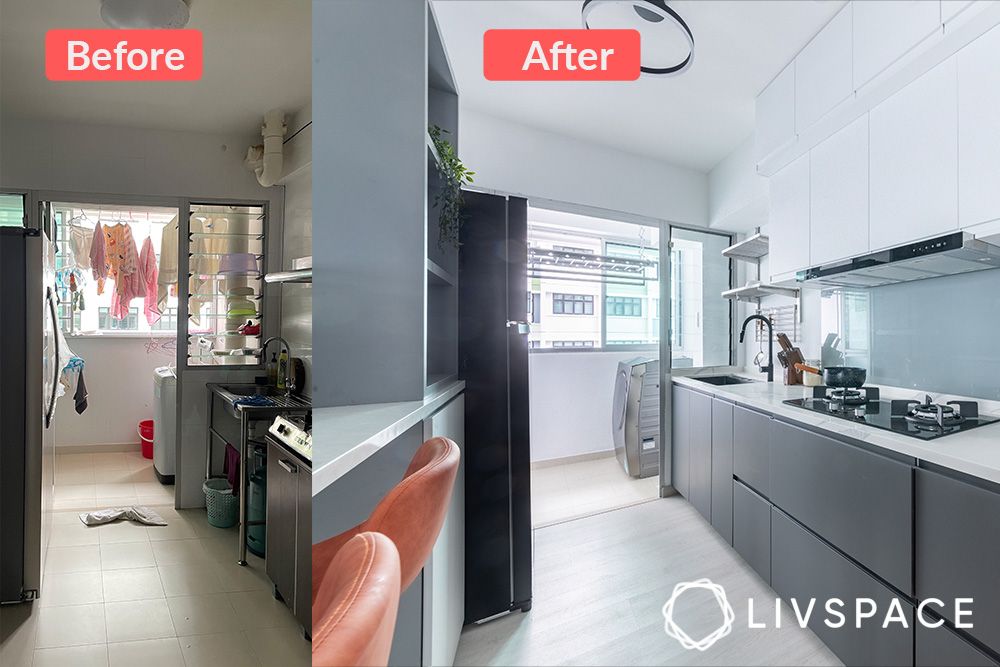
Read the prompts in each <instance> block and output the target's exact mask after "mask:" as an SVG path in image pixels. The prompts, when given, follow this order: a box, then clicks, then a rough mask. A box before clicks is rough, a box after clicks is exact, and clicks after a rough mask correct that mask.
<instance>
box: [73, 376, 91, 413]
mask: <svg viewBox="0 0 1000 667" xmlns="http://www.w3.org/2000/svg"><path fill="white" fill-rule="evenodd" d="M87 396H88V394H87V383H86V382H84V381H83V368H80V372H79V374H78V375H77V378H76V393H74V394H73V404H74V409H75V410H76V414H78V415H82V414H83V413H84V412H85V411H86V410H87Z"/></svg>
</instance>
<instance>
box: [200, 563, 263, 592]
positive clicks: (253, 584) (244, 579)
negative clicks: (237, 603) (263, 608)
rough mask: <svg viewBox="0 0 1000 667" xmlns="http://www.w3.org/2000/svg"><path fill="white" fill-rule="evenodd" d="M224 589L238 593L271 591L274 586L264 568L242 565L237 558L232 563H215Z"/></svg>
mask: <svg viewBox="0 0 1000 667" xmlns="http://www.w3.org/2000/svg"><path fill="white" fill-rule="evenodd" d="M212 567H213V568H214V569H215V574H216V576H218V577H219V583H220V585H221V586H222V590H224V591H227V592H230V593H236V592H240V591H261V590H263V591H270V590H271V589H272V588H273V586H274V585H273V584H272V583H271V580H270V579H268V578H267V575H266V574H265V572H264V568H263V567H260V566H249V565H247V566H240V565H237V564H236V560H235V558H234V559H233V562H231V563H213V564H212Z"/></svg>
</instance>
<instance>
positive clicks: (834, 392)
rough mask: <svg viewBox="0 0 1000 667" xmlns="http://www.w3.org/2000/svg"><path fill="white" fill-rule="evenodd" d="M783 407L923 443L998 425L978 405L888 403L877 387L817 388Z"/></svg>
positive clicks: (926, 402) (925, 402)
mask: <svg viewBox="0 0 1000 667" xmlns="http://www.w3.org/2000/svg"><path fill="white" fill-rule="evenodd" d="M784 403H786V404H787V405H794V406H795V407H798V408H802V409H804V410H810V411H812V412H819V413H822V414H825V415H829V416H831V417H838V418H840V419H845V420H847V421H852V422H855V423H859V424H867V425H868V426H874V427H875V428H881V429H885V430H887V431H893V432H895V433H902V434H904V435H908V436H911V437H913V438H920V439H921V440H934V439H935V438H940V437H943V436H946V435H951V434H953V433H959V432H962V431H968V430H969V429H973V428H977V427H979V426H985V425H987V424H992V423H993V422H996V421H998V419H997V418H996V417H983V416H980V415H979V404H978V403H976V402H975V401H949V402H948V403H946V404H937V403H933V402H932V401H931V399H930V396H928V397H926V399H925V400H924V401H923V402H921V401H916V400H905V401H904V400H892V401H885V400H881V399H880V397H879V390H878V388H877V387H861V388H859V389H850V390H847V391H846V392H845V391H844V390H842V389H832V388H830V387H814V388H813V397H812V398H796V399H792V400H787V401H784Z"/></svg>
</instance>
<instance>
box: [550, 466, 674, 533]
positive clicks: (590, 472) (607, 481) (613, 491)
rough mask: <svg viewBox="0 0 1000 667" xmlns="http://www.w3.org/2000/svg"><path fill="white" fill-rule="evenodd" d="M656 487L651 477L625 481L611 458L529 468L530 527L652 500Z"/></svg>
mask: <svg viewBox="0 0 1000 667" xmlns="http://www.w3.org/2000/svg"><path fill="white" fill-rule="evenodd" d="M659 484H660V482H659V477H657V476H655V475H654V476H653V477H646V478H644V479H633V478H631V477H629V476H628V475H626V474H625V471H624V470H623V469H622V466H621V464H620V463H618V459H616V458H615V456H614V454H611V455H610V456H607V457H602V458H599V459H591V460H589V461H578V462H575V463H562V464H557V465H543V466H542V467H537V468H533V469H532V471H531V523H532V525H533V526H534V527H535V528H541V527H542V526H550V525H552V524H555V523H561V522H563V521H570V520H572V519H579V518H580V517H584V516H590V515H591V514H598V513H600V512H606V511H608V510H613V509H618V508H620V507H628V506H629V505H635V504H636V503H641V502H646V501H649V500H653V499H654V498H657V497H659V494H660V491H659Z"/></svg>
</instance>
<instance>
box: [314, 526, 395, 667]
mask: <svg viewBox="0 0 1000 667" xmlns="http://www.w3.org/2000/svg"><path fill="white" fill-rule="evenodd" d="M317 610H322V612H321V615H320V616H318V617H316V618H317V619H318V621H319V622H318V624H317V625H318V629H317V631H316V632H315V633H313V643H312V653H313V657H312V664H313V665H316V666H320V665H322V666H323V667H326V666H328V665H329V666H333V665H336V666H337V667H341V666H343V667H349V666H352V665H386V664H388V662H389V651H390V649H391V648H392V633H393V629H394V628H395V627H396V612H397V611H398V610H399V552H398V551H397V550H396V545H394V544H393V543H392V540H390V539H389V538H388V537H386V536H385V535H382V534H381V533H360V534H358V535H355V536H354V537H352V538H351V539H350V540H348V541H347V543H346V544H344V546H343V548H341V550H340V551H339V552H337V557H336V558H334V559H333V562H332V563H331V565H330V574H329V576H328V577H327V578H326V579H325V580H324V581H323V583H322V585H321V586H320V589H319V595H318V596H317V597H316V600H315V602H314V604H313V613H314V614H315V613H316V611H317Z"/></svg>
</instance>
